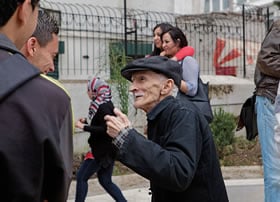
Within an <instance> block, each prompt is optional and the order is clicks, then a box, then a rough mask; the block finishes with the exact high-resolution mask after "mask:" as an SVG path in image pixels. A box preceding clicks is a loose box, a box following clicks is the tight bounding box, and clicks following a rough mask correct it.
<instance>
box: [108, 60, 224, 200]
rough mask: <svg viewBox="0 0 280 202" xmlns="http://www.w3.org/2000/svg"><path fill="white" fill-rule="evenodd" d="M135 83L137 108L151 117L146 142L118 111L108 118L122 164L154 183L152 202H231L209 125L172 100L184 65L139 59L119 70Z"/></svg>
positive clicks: (191, 109)
mask: <svg viewBox="0 0 280 202" xmlns="http://www.w3.org/2000/svg"><path fill="white" fill-rule="evenodd" d="M121 74H122V76H123V77H125V78H126V79H127V80H129V81H131V85H130V88H129V90H130V92H131V93H132V94H133V97H134V104H133V105H134V107H135V108H137V109H142V110H143V111H144V112H145V113H146V115H147V122H148V129H147V138H145V137H144V136H143V135H142V134H140V133H139V132H137V131H136V129H134V128H133V127H132V125H131V123H130V121H129V119H128V117H127V116H126V115H125V114H123V113H122V112H121V111H120V110H119V109H114V113H115V115H116V116H113V115H106V116H105V120H106V124H107V133H108V134H109V135H110V136H111V137H112V138H113V144H114V145H115V146H116V148H117V157H118V160H120V161H121V162H122V163H123V164H125V165H126V166H127V167H129V168H131V169H132V170H134V171H135V172H136V173H138V174H140V175H141V176H143V177H145V178H147V179H149V180H150V185H151V192H152V201H153V202H170V201H176V202H186V201H190V202H194V201H213V202H214V201H215V202H227V201H228V197H227V193H226V188H225V184H224V180H223V177H222V173H221V169H220V164H219V160H218V157H217V153H216V148H215V145H214V141H213V136H212V133H211V130H210V127H209V124H208V122H207V121H206V119H204V117H203V116H202V115H201V114H199V113H197V110H196V109H195V108H194V105H193V104H192V103H191V102H188V101H186V102H180V101H179V100H178V99H176V98H174V97H173V96H172V92H173V88H174V87H175V85H176V86H180V84H181V74H182V69H181V65H180V64H179V63H178V62H176V61H173V60H171V59H168V58H167V57H163V56H151V57H145V58H141V59H137V60H134V61H132V62H131V63H129V64H128V65H127V66H126V67H125V68H123V69H122V70H121Z"/></svg>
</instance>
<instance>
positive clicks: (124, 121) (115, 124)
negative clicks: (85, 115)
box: [104, 108, 131, 138]
mask: <svg viewBox="0 0 280 202" xmlns="http://www.w3.org/2000/svg"><path fill="white" fill-rule="evenodd" d="M114 113H115V115H116V116H110V115H106V116H105V117H104V119H105V121H106V124H107V133H108V134H109V135H110V136H111V137H112V138H115V137H117V136H118V134H119V132H120V131H121V130H122V129H124V128H126V127H130V126H131V123H130V121H129V119H128V118H127V116H126V115H125V114H124V113H122V112H121V111H120V110H119V109H117V108H115V109H114Z"/></svg>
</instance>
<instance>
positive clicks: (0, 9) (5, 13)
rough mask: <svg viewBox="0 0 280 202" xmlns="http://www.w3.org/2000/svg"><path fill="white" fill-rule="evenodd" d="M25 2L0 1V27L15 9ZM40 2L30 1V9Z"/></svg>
mask: <svg viewBox="0 0 280 202" xmlns="http://www.w3.org/2000/svg"><path fill="white" fill-rule="evenodd" d="M24 1H25V0H0V13H1V15H0V27H2V26H4V25H5V24H6V23H7V22H8V21H9V19H10V18H11V17H12V15H13V14H14V12H15V11H16V9H17V7H18V6H19V5H20V4H22V3H23V2H24ZM39 1H40V0H31V6H32V9H33V10H34V8H35V7H36V6H37V5H38V4H39Z"/></svg>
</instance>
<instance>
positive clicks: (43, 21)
mask: <svg viewBox="0 0 280 202" xmlns="http://www.w3.org/2000/svg"><path fill="white" fill-rule="evenodd" d="M58 32H59V27H58V24H57V21H56V20H55V19H54V17H52V16H50V15H49V14H48V13H47V12H46V11H44V10H39V14H38V23H37V26H36V29H35V31H34V33H33V34H32V36H34V37H36V38H37V40H38V42H39V44H40V46H46V45H47V44H48V43H49V42H50V41H51V40H52V38H53V36H52V34H56V35H58Z"/></svg>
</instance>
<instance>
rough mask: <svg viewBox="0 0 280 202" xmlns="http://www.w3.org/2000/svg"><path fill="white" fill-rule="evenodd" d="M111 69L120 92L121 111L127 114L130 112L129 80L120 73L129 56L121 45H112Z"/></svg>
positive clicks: (112, 77) (113, 80)
mask: <svg viewBox="0 0 280 202" xmlns="http://www.w3.org/2000/svg"><path fill="white" fill-rule="evenodd" d="M109 57H110V71H111V80H112V82H113V83H114V84H115V86H116V88H117V91H118V93H119V99H120V105H121V111H122V112H123V113H125V114H127V113H128V82H127V80H126V79H125V78H123V77H122V76H121V74H120V72H121V69H122V68H123V67H124V66H125V65H126V63H127V58H126V56H125V53H124V49H123V48H121V47H119V46H113V45H112V46H111V47H110V53H109Z"/></svg>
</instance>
